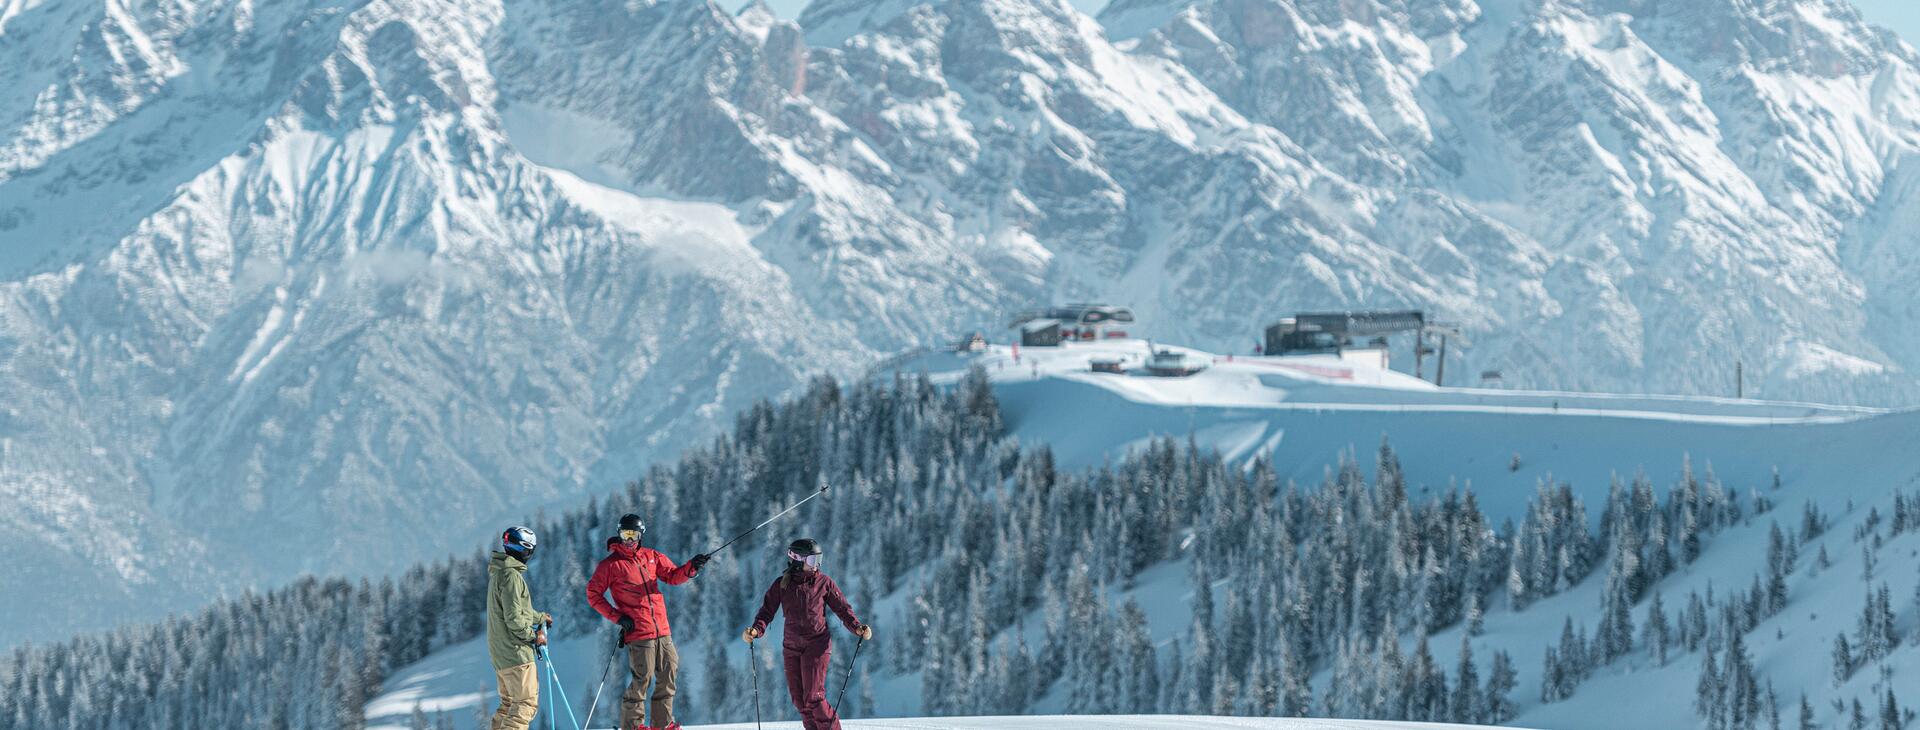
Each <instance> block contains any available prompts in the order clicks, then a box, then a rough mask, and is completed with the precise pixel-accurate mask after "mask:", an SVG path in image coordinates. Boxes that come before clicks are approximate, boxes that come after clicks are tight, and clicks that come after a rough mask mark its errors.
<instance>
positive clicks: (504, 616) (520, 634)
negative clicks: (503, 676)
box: [487, 550, 547, 671]
mask: <svg viewBox="0 0 1920 730" xmlns="http://www.w3.org/2000/svg"><path fill="white" fill-rule="evenodd" d="M526 572H527V564H526V563H523V562H520V559H519V558H516V557H513V556H511V555H508V554H506V553H504V552H501V551H498V550H495V551H494V552H493V559H492V560H490V561H487V653H488V654H491V655H492V656H493V668H494V670H495V671H498V670H501V669H507V668H510V667H517V666H520V665H522V664H526V663H527V662H531V661H533V656H534V655H533V635H534V625H535V624H538V623H542V622H544V621H546V618H547V617H546V614H543V613H540V612H539V611H535V610H533V596H532V595H530V594H529V593H528V592H527V576H526Z"/></svg>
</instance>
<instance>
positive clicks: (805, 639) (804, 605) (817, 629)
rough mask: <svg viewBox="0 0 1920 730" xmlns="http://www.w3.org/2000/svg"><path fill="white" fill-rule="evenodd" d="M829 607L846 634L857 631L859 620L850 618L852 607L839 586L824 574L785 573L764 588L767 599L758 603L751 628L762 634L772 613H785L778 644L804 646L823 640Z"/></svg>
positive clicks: (814, 572)
mask: <svg viewBox="0 0 1920 730" xmlns="http://www.w3.org/2000/svg"><path fill="white" fill-rule="evenodd" d="M829 608H831V609H833V612H834V614H835V615H838V616H839V617H840V622H841V623H843V624H846V625H847V630H848V631H854V632H858V631H859V630H860V619H859V618H857V617H855V616H854V615H853V606H851V605H848V604H847V597H846V596H845V595H842V594H841V593H840V586H837V585H834V583H833V579H832V578H828V577H827V574H826V573H822V572H819V571H788V572H786V573H783V574H781V575H780V577H779V578H776V579H774V581H773V585H771V586H768V587H767V597H766V598H765V599H764V600H762V601H761V602H760V613H759V614H757V615H755V616H754V617H753V628H755V629H756V630H758V631H760V632H762V633H765V632H766V630H767V622H769V621H772V620H773V613H774V612H775V611H786V613H787V626H786V632H785V635H784V636H783V637H782V639H781V643H783V644H785V645H788V646H804V645H807V644H811V643H813V642H815V641H819V640H820V639H824V638H826V636H827V609H829Z"/></svg>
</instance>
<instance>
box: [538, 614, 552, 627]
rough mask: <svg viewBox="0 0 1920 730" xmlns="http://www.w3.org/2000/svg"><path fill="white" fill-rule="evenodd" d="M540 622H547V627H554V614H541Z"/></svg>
mask: <svg viewBox="0 0 1920 730" xmlns="http://www.w3.org/2000/svg"><path fill="white" fill-rule="evenodd" d="M540 620H541V621H544V622H546V625H547V626H552V625H553V614H550V613H543V614H540Z"/></svg>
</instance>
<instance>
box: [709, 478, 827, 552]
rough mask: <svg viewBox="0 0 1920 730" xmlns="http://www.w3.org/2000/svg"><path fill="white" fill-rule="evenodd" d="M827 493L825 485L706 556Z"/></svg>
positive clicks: (723, 548) (725, 547)
mask: <svg viewBox="0 0 1920 730" xmlns="http://www.w3.org/2000/svg"><path fill="white" fill-rule="evenodd" d="M826 493H827V487H826V486H825V485H822V486H821V487H820V491H818V492H814V493H813V494H809V495H807V498H806V499H803V500H800V501H798V502H794V503H793V506H792V507H788V508H786V509H783V510H780V514H777V515H774V516H772V517H768V518H767V521H766V522H762V523H760V524H758V525H754V526H753V529H751V530H748V531H746V532H742V533H740V535H739V537H735V538H733V539H732V540H728V541H727V543H726V545H721V546H720V547H717V548H714V549H712V550H708V551H707V553H706V554H707V555H713V554H714V553H718V552H720V551H722V550H725V549H727V547H728V546H730V545H732V544H734V543H736V542H739V541H740V539H741V538H744V537H746V536H748V535H751V534H753V533H756V532H759V531H760V528H762V527H766V526H767V525H770V524H773V521H774V520H777V519H780V518H781V517H784V516H786V514H787V513H788V512H792V511H794V510H796V509H799V508H800V505H803V504H806V503H807V502H809V501H812V499H813V498H814V497H818V496H820V495H822V494H826Z"/></svg>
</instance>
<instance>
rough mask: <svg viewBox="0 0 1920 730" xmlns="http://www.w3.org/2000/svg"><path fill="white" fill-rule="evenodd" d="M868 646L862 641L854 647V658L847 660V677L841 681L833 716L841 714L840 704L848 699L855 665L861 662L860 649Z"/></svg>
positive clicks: (865, 641) (834, 701)
mask: <svg viewBox="0 0 1920 730" xmlns="http://www.w3.org/2000/svg"><path fill="white" fill-rule="evenodd" d="M866 645H867V640H866V639H861V640H860V641H858V642H855V643H854V645H853V658H852V659H848V660H847V676H846V677H845V678H843V679H841V680H840V696H838V697H835V698H833V714H834V715H835V716H836V717H837V716H839V714H840V702H841V701H842V700H845V699H846V698H847V685H848V684H849V683H851V682H853V665H854V664H856V663H858V662H859V661H860V647H863V646H866Z"/></svg>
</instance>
